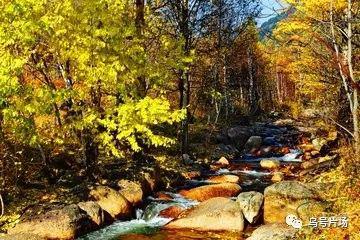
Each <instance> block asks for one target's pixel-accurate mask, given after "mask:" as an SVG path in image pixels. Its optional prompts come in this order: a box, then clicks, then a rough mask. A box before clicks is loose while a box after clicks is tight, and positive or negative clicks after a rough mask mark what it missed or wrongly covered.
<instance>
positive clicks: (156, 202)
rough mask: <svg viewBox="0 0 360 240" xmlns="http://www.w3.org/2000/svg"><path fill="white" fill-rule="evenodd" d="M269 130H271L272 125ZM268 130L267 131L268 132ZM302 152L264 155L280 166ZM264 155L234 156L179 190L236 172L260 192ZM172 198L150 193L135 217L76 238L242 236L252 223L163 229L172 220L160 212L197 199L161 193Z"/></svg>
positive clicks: (266, 173)
mask: <svg viewBox="0 0 360 240" xmlns="http://www.w3.org/2000/svg"><path fill="white" fill-rule="evenodd" d="M271 129H274V127H272V128H271ZM268 132H269V133H268ZM267 133H268V134H266V136H271V137H273V136H274V135H273V134H272V132H271V131H267ZM274 144H276V145H277V146H288V145H287V143H285V144H283V143H281V142H280V143H279V142H276V143H274ZM299 155H301V151H300V150H297V149H295V148H294V147H293V148H292V149H290V152H289V153H287V154H283V155H274V157H271V156H267V157H266V158H271V159H278V160H279V161H280V162H281V165H282V166H287V165H293V166H295V167H296V166H299V164H300V163H301V160H300V159H298V157H299ZM266 158H265V157H262V158H261V157H260V158H257V157H254V156H252V155H250V154H243V155H242V156H241V157H239V158H237V159H233V160H232V161H231V164H230V165H228V166H227V167H226V168H225V167H222V168H220V169H218V170H216V171H210V170H209V171H208V172H207V173H205V174H203V176H201V177H200V178H198V179H196V180H187V181H185V182H184V184H183V186H182V187H180V188H179V189H177V191H178V190H181V189H190V188H194V187H197V186H202V185H206V184H211V183H209V182H207V181H206V179H208V178H209V177H210V176H214V175H229V174H231V175H237V176H239V178H240V183H239V185H240V186H241V188H242V192H246V191H258V192H261V193H263V192H264V189H265V188H266V187H267V186H269V185H271V184H272V181H271V177H272V172H271V171H270V170H267V169H263V168H261V166H260V161H261V160H262V159H266ZM296 177H297V176H296V175H293V174H285V180H290V179H295V178H296ZM163 193H165V194H167V195H170V196H171V197H172V199H171V200H164V199H157V198H154V197H152V196H150V197H148V198H147V199H146V200H145V207H144V208H143V209H137V210H136V218H135V219H132V220H129V221H116V222H114V223H113V224H112V225H109V226H107V227H105V228H102V229H100V230H98V231H95V232H92V233H89V234H87V235H85V236H82V237H80V238H78V240H115V239H116V240H162V239H168V240H172V239H174V240H175V239H176V240H194V239H245V238H246V236H247V235H249V233H251V231H252V230H254V226H248V227H246V229H245V232H244V233H243V234H239V233H231V232H197V231H193V230H186V231H184V230H164V229H162V228H161V227H162V226H164V225H165V224H167V223H168V222H170V221H171V220H172V219H170V218H163V217H160V216H159V213H160V211H162V210H164V209H166V208H168V207H170V206H174V205H179V206H181V207H183V208H186V209H188V208H191V207H193V206H195V205H197V204H198V202H196V201H192V200H187V199H185V198H183V197H182V196H181V195H180V194H176V193H173V192H163Z"/></svg>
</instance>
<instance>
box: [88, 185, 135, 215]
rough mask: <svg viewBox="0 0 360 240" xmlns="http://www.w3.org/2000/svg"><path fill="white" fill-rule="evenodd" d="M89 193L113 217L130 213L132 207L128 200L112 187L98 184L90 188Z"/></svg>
mask: <svg viewBox="0 0 360 240" xmlns="http://www.w3.org/2000/svg"><path fill="white" fill-rule="evenodd" d="M90 195H91V196H92V198H93V199H94V200H95V201H96V202H97V203H98V204H99V205H100V206H101V208H102V209H104V210H105V211H106V212H108V213H109V214H110V215H111V217H112V218H114V219H117V218H127V217H129V216H130V215H131V211H132V207H131V204H130V203H129V201H128V200H127V199H126V198H125V197H124V196H123V195H122V194H121V193H119V192H117V191H116V190H114V189H112V188H109V187H105V186H98V187H96V188H94V189H93V190H91V192H90Z"/></svg>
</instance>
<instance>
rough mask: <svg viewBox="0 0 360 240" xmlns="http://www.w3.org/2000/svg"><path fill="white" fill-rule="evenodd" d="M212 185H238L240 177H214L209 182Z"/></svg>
mask: <svg viewBox="0 0 360 240" xmlns="http://www.w3.org/2000/svg"><path fill="white" fill-rule="evenodd" d="M207 181H208V182H211V183H226V182H229V183H238V182H239V177H238V176H236V175H220V176H212V177H210V178H209V179H208V180H207Z"/></svg>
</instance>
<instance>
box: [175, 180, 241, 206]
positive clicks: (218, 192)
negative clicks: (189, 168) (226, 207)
mask: <svg viewBox="0 0 360 240" xmlns="http://www.w3.org/2000/svg"><path fill="white" fill-rule="evenodd" d="M240 191H241V187H240V186H239V185H238V184H235V183H219V184H211V185H205V186H201V187H196V188H192V189H190V190H182V191H180V194H181V195H183V196H184V197H185V198H188V199H192V200H196V201H199V202H202V201H205V200H208V199H210V198H214V197H234V196H236V195H238V194H239V192H240Z"/></svg>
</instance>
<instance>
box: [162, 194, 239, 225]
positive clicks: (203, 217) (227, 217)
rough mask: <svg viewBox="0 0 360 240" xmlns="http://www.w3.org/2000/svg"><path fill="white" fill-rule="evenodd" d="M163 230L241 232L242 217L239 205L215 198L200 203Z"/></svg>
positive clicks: (228, 200) (225, 199)
mask: <svg viewBox="0 0 360 240" xmlns="http://www.w3.org/2000/svg"><path fill="white" fill-rule="evenodd" d="M165 228H167V229H196V230H201V231H238V232H241V231H243V229H244V217H243V214H242V212H241V209H240V206H239V204H237V203H236V202H234V201H232V200H230V199H227V198H222V197H217V198H211V199H209V200H207V201H205V202H202V203H200V204H199V205H198V206H196V207H194V208H193V209H191V210H189V211H188V212H187V213H185V214H184V216H182V217H181V218H179V219H177V220H174V221H172V222H170V223H169V224H168V225H166V226H165Z"/></svg>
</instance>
